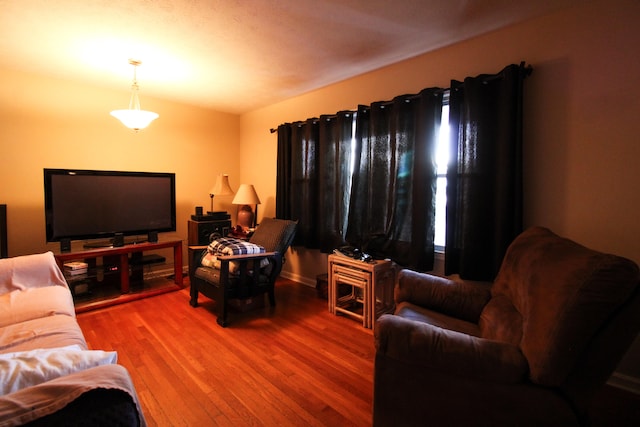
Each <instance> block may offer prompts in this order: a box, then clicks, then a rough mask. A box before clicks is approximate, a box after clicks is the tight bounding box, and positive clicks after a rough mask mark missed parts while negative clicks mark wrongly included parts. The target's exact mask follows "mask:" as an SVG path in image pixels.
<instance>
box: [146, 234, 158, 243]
mask: <svg viewBox="0 0 640 427" xmlns="http://www.w3.org/2000/svg"><path fill="white" fill-rule="evenodd" d="M147 240H149V242H151V243H155V242H157V241H158V232H157V231H150V232H149V234H148V236H147Z"/></svg>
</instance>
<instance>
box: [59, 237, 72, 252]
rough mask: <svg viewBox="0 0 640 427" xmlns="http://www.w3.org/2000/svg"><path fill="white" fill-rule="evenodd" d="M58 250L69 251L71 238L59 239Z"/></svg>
mask: <svg viewBox="0 0 640 427" xmlns="http://www.w3.org/2000/svg"><path fill="white" fill-rule="evenodd" d="M60 252H71V239H62V240H60Z"/></svg>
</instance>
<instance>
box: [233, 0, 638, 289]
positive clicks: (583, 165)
mask: <svg viewBox="0 0 640 427" xmlns="http://www.w3.org/2000/svg"><path fill="white" fill-rule="evenodd" d="M639 18H640V3H639V2H637V1H632V0H623V1H614V2H608V1H599V2H592V3H589V4H587V5H586V6H582V7H580V8H575V9H570V10H567V11H565V12H562V13H557V14H554V15H551V16H547V17H543V18H540V19H536V20H533V21H529V22H526V23H524V24H521V25H517V26H513V27H510V28H507V29H504V30H501V31H497V32H494V33H491V34H488V35H485V36H483V37H478V38H474V39H472V40H469V41H466V42H464V43H460V44H457V45H455V46H451V47H448V48H445V49H441V50H438V51H435V52H432V53H428V54H425V55H422V56H419V57H417V58H415V59H412V60H408V61H404V62H401V63H398V64H395V65H392V66H389V67H386V68H383V69H380V70H378V71H375V72H372V73H368V74H365V75H362V76H359V77H356V78H353V79H350V80H347V81H344V82H341V83H338V84H334V85H331V86H329V87H326V88H323V89H321V90H317V91H315V92H311V93H308V94H306V95H303V96H299V97H296V98H292V99H289V100H287V101H284V102H281V103H279V104H276V105H272V106H269V107H267V108H263V109H260V110H257V111H254V112H252V113H249V114H245V115H243V116H242V118H241V146H242V152H243V158H245V159H247V161H246V162H244V163H243V166H242V176H243V178H244V177H247V178H249V177H250V178H251V179H253V180H258V179H260V180H261V182H262V188H261V190H262V191H261V192H260V194H261V197H273V196H265V195H268V194H271V195H275V174H276V166H275V161H274V159H275V152H276V146H277V137H276V134H270V133H269V129H270V128H272V127H275V126H277V125H278V124H280V123H283V122H287V121H296V120H303V119H306V118H308V117H316V116H318V115H320V114H325V113H328V114H330V113H335V112H337V111H339V110H343V109H353V108H355V107H356V106H357V104H359V103H369V102H372V101H377V100H384V99H391V98H392V97H394V96H396V95H400V94H404V93H415V92H417V91H419V90H420V89H423V88H425V87H431V86H442V87H448V86H449V80H450V79H452V78H454V79H463V78H464V77H466V76H474V75H477V74H480V73H491V72H497V71H499V70H500V69H502V67H504V66H506V65H508V64H511V63H519V62H520V61H526V62H527V63H529V64H532V66H533V68H534V71H533V74H532V75H531V77H529V78H528V79H527V80H526V82H525V98H526V105H525V137H524V138H525V168H526V170H525V193H526V194H525V222H526V224H527V225H532V224H538V225H543V226H547V227H550V228H551V229H553V230H555V231H556V232H558V233H561V234H563V235H566V236H568V237H570V238H573V239H576V240H578V241H580V242H582V243H584V244H586V245H589V246H593V247H594V248H598V249H600V250H604V251H610V252H613V253H616V254H620V255H623V256H626V257H629V258H631V259H633V260H634V261H636V262H639V263H640V244H639V243H638V236H640V221H637V212H638V210H639V209H640V191H638V190H637V186H638V184H639V183H640V168H639V167H637V164H638V159H639V158H640V142H639V141H638V135H640V120H638V117H639V116H640V107H639V103H640V96H638V95H639V93H638V92H639V91H638V89H637V87H636V84H635V82H637V76H638V75H640V56H639V55H637V54H636V52H637V49H638V46H640V31H639V29H638V25H637V22H638V19H639ZM254 152H260V153H267V154H268V155H267V156H263V155H261V156H253V155H252V153H254ZM265 158H268V161H265ZM267 177H268V178H267ZM274 213H275V209H274V207H272V205H271V204H270V205H267V209H263V210H262V214H264V215H273V214H274ZM262 214H261V215H260V216H262ZM292 258H293V259H292V261H293V262H292V263H290V264H289V266H288V269H289V270H290V271H292V272H293V273H295V274H300V275H301V276H303V277H307V278H314V277H315V274H317V273H319V272H321V271H322V270H323V265H322V263H312V264H310V265H301V264H300V263H297V262H296V260H295V257H292Z"/></svg>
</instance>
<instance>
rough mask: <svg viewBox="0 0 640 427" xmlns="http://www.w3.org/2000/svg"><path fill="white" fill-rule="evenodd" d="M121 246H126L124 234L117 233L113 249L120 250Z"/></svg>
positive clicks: (114, 237)
mask: <svg viewBox="0 0 640 427" xmlns="http://www.w3.org/2000/svg"><path fill="white" fill-rule="evenodd" d="M121 246H124V234H122V233H116V235H115V236H113V247H114V248H119V247H121Z"/></svg>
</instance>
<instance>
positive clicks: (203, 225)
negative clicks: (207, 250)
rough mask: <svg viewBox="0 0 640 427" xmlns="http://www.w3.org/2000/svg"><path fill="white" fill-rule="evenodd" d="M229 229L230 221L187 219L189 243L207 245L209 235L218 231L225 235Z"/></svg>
mask: <svg viewBox="0 0 640 427" xmlns="http://www.w3.org/2000/svg"><path fill="white" fill-rule="evenodd" d="M230 230H231V221H229V220H224V221H189V222H188V233H189V234H188V236H189V244H190V245H208V244H209V243H210V241H209V236H211V234H213V233H218V234H220V235H221V236H226V235H227V234H229V231H230Z"/></svg>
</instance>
